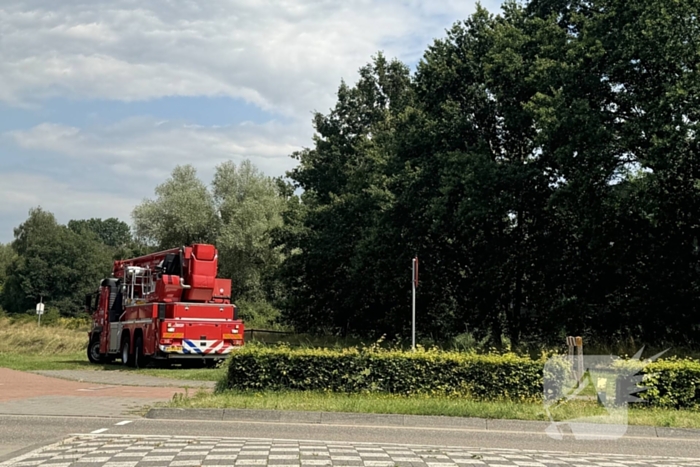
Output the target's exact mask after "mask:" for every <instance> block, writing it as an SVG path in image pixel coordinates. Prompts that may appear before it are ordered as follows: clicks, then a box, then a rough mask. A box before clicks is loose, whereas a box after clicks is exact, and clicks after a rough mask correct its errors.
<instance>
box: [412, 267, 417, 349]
mask: <svg viewBox="0 0 700 467" xmlns="http://www.w3.org/2000/svg"><path fill="white" fill-rule="evenodd" d="M411 264H412V266H413V267H412V268H411V284H412V289H413V319H412V320H411V323H412V331H411V336H412V339H411V343H412V349H413V350H416V259H415V258H413V260H412V261H411Z"/></svg>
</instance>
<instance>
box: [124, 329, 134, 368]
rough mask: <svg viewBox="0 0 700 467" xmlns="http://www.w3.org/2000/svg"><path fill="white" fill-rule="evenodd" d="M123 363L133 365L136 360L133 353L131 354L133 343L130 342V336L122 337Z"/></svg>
mask: <svg viewBox="0 0 700 467" xmlns="http://www.w3.org/2000/svg"><path fill="white" fill-rule="evenodd" d="M121 349H122V365H125V366H132V361H133V360H134V357H133V355H131V345H130V343H129V336H124V338H123V339H122V347H121Z"/></svg>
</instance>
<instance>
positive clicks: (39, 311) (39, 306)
mask: <svg viewBox="0 0 700 467" xmlns="http://www.w3.org/2000/svg"><path fill="white" fill-rule="evenodd" d="M40 300H41V299H40ZM36 314H37V316H38V319H39V321H38V323H37V324H38V326H41V315H43V314H44V304H43V303H42V302H41V301H40V302H39V303H37V304H36Z"/></svg>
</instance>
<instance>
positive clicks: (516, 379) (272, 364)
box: [228, 347, 543, 400]
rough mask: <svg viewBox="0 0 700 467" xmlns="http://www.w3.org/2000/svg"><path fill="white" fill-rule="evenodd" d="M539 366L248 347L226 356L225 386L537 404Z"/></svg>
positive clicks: (493, 359)
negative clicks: (435, 395)
mask: <svg viewBox="0 0 700 467" xmlns="http://www.w3.org/2000/svg"><path fill="white" fill-rule="evenodd" d="M542 367H543V362H541V361H534V360H531V359H530V358H527V357H520V356H517V355H514V354H506V355H470V354H462V353H457V352H440V351H419V352H402V351H376V350H375V351H372V350H365V349H363V350H358V349H352V348H351V349H344V350H323V349H294V350H291V349H289V348H284V347H272V348H271V347H267V348H266V347H247V348H244V349H241V350H240V351H237V352H235V353H234V354H233V355H232V356H231V358H230V361H229V367H228V388H230V389H234V388H235V389H242V390H281V389H292V390H314V391H333V392H388V393H394V394H404V395H412V394H440V395H460V396H467V397H472V398H475V399H509V400H536V399H538V398H541V396H542Z"/></svg>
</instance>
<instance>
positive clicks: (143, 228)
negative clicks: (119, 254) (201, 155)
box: [132, 165, 219, 249]
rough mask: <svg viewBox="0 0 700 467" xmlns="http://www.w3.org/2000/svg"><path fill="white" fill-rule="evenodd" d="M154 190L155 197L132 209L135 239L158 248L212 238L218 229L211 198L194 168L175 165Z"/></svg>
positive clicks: (211, 240)
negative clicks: (169, 175) (165, 179)
mask: <svg viewBox="0 0 700 467" xmlns="http://www.w3.org/2000/svg"><path fill="white" fill-rule="evenodd" d="M155 193H156V199H155V200H145V201H144V202H143V203H141V204H140V205H138V206H136V207H135V208H134V210H133V213H132V217H133V219H134V226H135V230H136V237H137V238H138V239H139V240H141V241H143V242H144V243H146V244H147V245H154V246H157V247H158V248H161V249H167V248H174V247H177V246H182V245H188V244H191V243H197V242H202V243H212V242H213V241H214V239H215V238H216V235H217V233H218V229H219V221H218V218H217V215H216V210H215V205H214V200H213V198H212V196H211V194H210V193H209V190H207V187H206V186H205V185H204V183H202V182H201V181H200V180H199V179H198V178H197V171H196V170H195V169H194V167H192V166H190V165H186V166H178V167H176V168H175V169H174V170H173V173H172V175H171V177H170V178H169V179H168V180H167V181H165V182H164V183H162V184H161V185H158V186H157V187H156V189H155Z"/></svg>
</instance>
